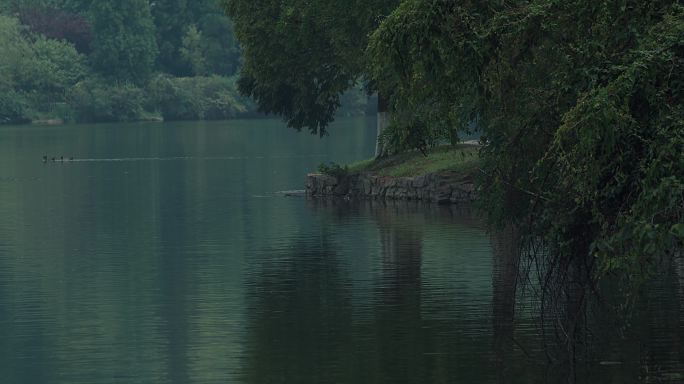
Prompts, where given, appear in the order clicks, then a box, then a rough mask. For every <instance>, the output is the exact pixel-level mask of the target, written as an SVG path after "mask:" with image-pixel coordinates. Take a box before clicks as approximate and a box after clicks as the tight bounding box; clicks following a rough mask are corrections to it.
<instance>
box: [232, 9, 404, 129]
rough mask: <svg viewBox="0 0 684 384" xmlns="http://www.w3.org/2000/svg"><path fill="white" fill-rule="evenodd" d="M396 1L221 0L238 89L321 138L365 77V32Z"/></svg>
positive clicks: (293, 123) (373, 25) (261, 105)
mask: <svg viewBox="0 0 684 384" xmlns="http://www.w3.org/2000/svg"><path fill="white" fill-rule="evenodd" d="M398 3H399V1H398V0H350V1H344V2H342V1H335V0H318V1H308V0H306V1H305V0H285V1H281V0H257V1H255V0H224V4H225V6H226V10H227V12H228V14H229V15H230V16H231V19H232V20H233V22H234V25H235V32H236V35H237V37H238V39H239V41H240V43H241V44H242V49H243V66H242V70H241V78H240V81H239V87H240V90H241V92H243V93H244V94H246V95H249V96H251V97H252V98H253V99H254V100H255V101H256V102H257V104H258V105H259V108H260V110H261V111H262V112H266V113H273V114H278V115H281V116H283V117H284V118H285V120H286V121H287V123H288V125H289V126H290V127H293V128H295V129H302V128H307V129H308V130H309V131H310V132H311V133H314V134H324V133H325V132H326V128H327V126H328V124H329V123H330V122H331V121H332V120H333V118H334V115H335V111H336V110H337V109H338V107H339V106H340V96H341V95H342V94H343V93H344V92H345V91H346V90H348V89H349V88H351V87H353V86H354V85H355V84H357V82H359V81H360V80H363V79H364V78H365V77H364V75H365V74H366V73H367V72H366V56H365V55H364V52H365V50H366V45H367V42H368V35H369V34H370V33H371V32H372V31H373V30H374V29H375V28H376V27H377V26H378V24H379V23H380V21H381V20H382V18H383V17H384V16H385V15H387V14H389V13H390V12H391V11H392V9H394V8H395V7H396V5H397V4H398Z"/></svg>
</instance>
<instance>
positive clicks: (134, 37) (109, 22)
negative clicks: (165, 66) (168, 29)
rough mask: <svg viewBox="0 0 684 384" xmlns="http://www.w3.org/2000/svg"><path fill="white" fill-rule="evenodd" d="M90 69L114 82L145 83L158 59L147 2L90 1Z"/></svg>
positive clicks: (129, 0) (122, 0)
mask: <svg viewBox="0 0 684 384" xmlns="http://www.w3.org/2000/svg"><path fill="white" fill-rule="evenodd" d="M90 16H91V21H92V25H93V33H94V40H93V52H92V54H91V56H90V59H91V62H92V65H93V68H94V69H95V70H96V71H97V72H99V73H100V74H102V75H103V76H105V77H107V78H109V79H113V80H117V81H124V82H125V81H131V82H134V83H136V84H142V83H144V82H146V81H147V80H148V79H149V77H150V75H151V74H152V71H153V69H154V63H155V59H156V57H157V44H156V41H155V27H154V22H153V20H152V15H151V13H150V5H149V2H148V1H147V0H119V1H109V0H93V2H92V4H91V7H90Z"/></svg>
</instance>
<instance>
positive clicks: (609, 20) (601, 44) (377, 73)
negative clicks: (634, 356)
mask: <svg viewBox="0 0 684 384" xmlns="http://www.w3.org/2000/svg"><path fill="white" fill-rule="evenodd" d="M369 57H370V58H371V61H372V64H371V67H372V68H373V70H372V74H373V78H374V79H375V80H376V81H377V83H378V85H379V88H380V89H381V90H384V91H386V92H387V93H388V94H390V95H391V99H392V105H393V108H394V109H395V110H397V111H404V112H409V113H410V114H411V115H412V116H417V117H418V118H419V119H420V121H421V122H422V123H424V124H425V125H428V126H431V127H435V126H440V125H446V126H450V125H461V126H464V125H466V124H469V123H471V122H473V121H476V122H477V123H478V124H479V126H480V127H481V129H482V130H483V132H484V138H483V141H484V142H485V143H486V145H485V146H484V148H483V150H482V153H481V157H482V159H483V166H482V171H483V178H482V185H483V190H482V199H483V205H484V206H486V208H487V210H488V211H489V213H490V216H491V217H492V219H493V222H495V223H499V224H504V225H513V226H515V227H517V228H519V229H520V230H521V231H522V234H523V240H524V242H523V244H525V245H526V246H524V247H522V250H523V252H522V256H526V257H529V258H527V259H525V260H527V261H530V260H531V262H534V263H536V266H537V268H538V270H539V271H540V272H541V273H542V276H541V278H542V280H541V281H542V282H543V285H542V288H543V289H544V290H545V294H544V298H545V299H546V300H547V301H546V302H545V303H543V304H549V305H550V306H547V307H546V308H547V309H548V308H558V307H557V305H559V303H560V305H561V306H563V305H564V306H565V307H564V309H563V310H568V311H573V312H574V313H573V315H575V316H577V315H578V314H579V313H580V311H581V308H582V300H581V299H575V298H577V297H578V296H577V292H579V291H582V290H584V291H585V292H586V291H587V290H595V289H596V287H597V285H598V282H599V281H600V280H602V279H604V278H607V277H612V276H619V277H620V278H622V279H624V281H625V282H627V283H630V284H622V285H621V286H622V287H625V288H626V287H634V286H638V285H639V283H640V282H642V281H643V280H644V279H645V278H647V277H649V276H651V272H653V271H654V266H655V265H657V264H658V263H659V262H660V261H662V260H663V259H667V258H671V257H675V256H677V255H681V252H682V249H683V248H684V225H683V224H682V223H684V156H682V153H684V120H683V116H684V110H683V104H684V103H682V94H683V92H684V77H683V74H684V7H682V6H681V5H680V4H679V3H678V2H677V1H672V0H658V1H648V2H643V1H637V0H615V1H612V0H611V1H589V0H572V1H555V0H534V1H523V0H520V1H506V2H470V1H463V2H454V1H448V0H437V1H422V0H407V1H404V2H402V5H401V6H400V7H399V8H398V9H397V10H396V11H395V12H394V13H393V14H392V15H391V16H390V17H388V18H387V19H386V20H385V21H384V22H383V24H382V26H381V27H380V28H378V30H377V31H376V32H375V33H374V35H373V36H372V38H371V42H370V44H369ZM403 129H405V130H407V131H409V132H412V131H413V128H412V127H411V126H404V127H403ZM632 283H635V284H632ZM628 293H631V292H626V294H625V297H626V298H632V297H634V296H632V295H629V294H628ZM580 297H583V296H580ZM569 298H571V299H569ZM578 319H579V317H575V320H578ZM570 324H571V325H573V326H576V325H577V322H575V321H572V322H571V323H570ZM572 331H573V329H570V330H569V333H568V334H567V335H568V336H569V337H572Z"/></svg>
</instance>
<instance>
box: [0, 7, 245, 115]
mask: <svg viewBox="0 0 684 384" xmlns="http://www.w3.org/2000/svg"><path fill="white" fill-rule="evenodd" d="M0 52H2V55H0V123H20V122H28V121H31V120H40V119H62V120H66V121H76V122H92V121H94V122H99V121H132V120H142V119H148V118H155V119H156V118H159V117H163V118H164V119H166V120H172V119H224V118H229V117H234V116H240V115H245V114H254V113H255V112H254V108H253V107H252V104H251V103H250V101H249V100H248V99H247V98H245V97H242V96H240V95H239V94H238V92H237V91H236V86H235V74H236V73H237V71H238V69H239V67H240V62H241V52H240V47H239V45H238V43H237V41H236V39H235V38H234V34H233V29H232V23H231V20H230V19H229V18H228V17H227V16H226V15H225V13H224V11H223V9H222V8H221V7H220V5H219V3H218V1H217V0H155V1H148V0H0ZM171 103H172V104H173V107H170V106H169V105H170V104H171Z"/></svg>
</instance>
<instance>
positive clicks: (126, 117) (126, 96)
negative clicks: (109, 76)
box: [67, 78, 145, 122]
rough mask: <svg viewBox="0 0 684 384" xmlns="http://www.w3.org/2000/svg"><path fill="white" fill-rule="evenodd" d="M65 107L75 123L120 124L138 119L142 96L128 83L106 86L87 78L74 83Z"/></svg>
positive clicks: (142, 104) (142, 111)
mask: <svg viewBox="0 0 684 384" xmlns="http://www.w3.org/2000/svg"><path fill="white" fill-rule="evenodd" d="M67 102H68V104H69V106H70V108H71V110H72V111H73V114H74V119H75V120H76V121H77V122H120V121H121V122H123V121H136V120H141V119H142V117H143V115H144V113H145V109H144V107H143V106H144V105H145V93H144V91H143V90H142V89H140V88H138V87H136V86H135V85H133V84H131V83H107V82H105V81H103V80H101V79H99V78H91V79H87V80H84V81H81V82H80V83H78V84H76V85H75V86H74V87H73V88H72V89H71V91H70V92H69V96H68V101H67Z"/></svg>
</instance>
